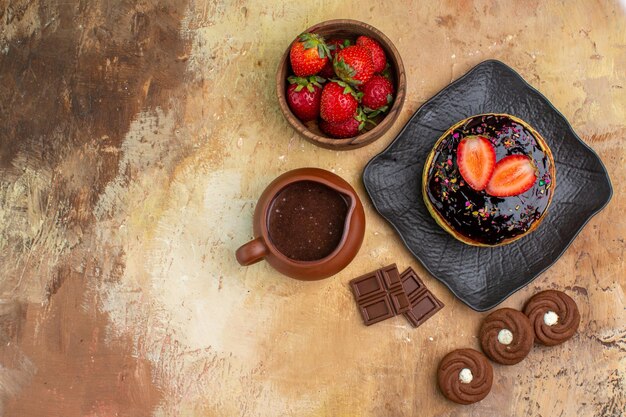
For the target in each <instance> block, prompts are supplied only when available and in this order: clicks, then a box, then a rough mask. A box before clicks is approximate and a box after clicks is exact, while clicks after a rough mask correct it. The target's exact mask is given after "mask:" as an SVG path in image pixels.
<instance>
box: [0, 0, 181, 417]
mask: <svg viewBox="0 0 626 417" xmlns="http://www.w3.org/2000/svg"><path fill="white" fill-rule="evenodd" d="M13 3H14V2H9V4H8V5H7V4H6V3H5V4H4V5H0V16H3V18H4V19H5V22H3V24H4V23H6V24H17V23H18V21H19V20H21V19H22V18H25V17H24V16H25V15H26V9H27V8H35V10H36V12H37V13H38V18H39V21H40V22H41V28H39V29H37V30H35V31H34V32H33V33H32V34H31V35H28V36H27V37H22V38H16V39H12V40H11V42H10V43H9V50H8V53H7V54H6V55H3V56H0V115H1V116H0V118H1V124H2V129H0V185H1V184H2V183H5V184H9V186H10V184H11V183H12V182H14V181H15V180H16V179H17V178H19V177H20V176H21V175H22V173H23V169H24V168H25V167H29V168H31V169H34V170H36V171H37V172H47V173H51V176H52V182H51V187H50V188H47V189H44V190H37V191H38V192H40V193H41V194H42V195H43V197H42V201H43V202H45V207H40V208H41V209H42V214H41V215H42V216H46V217H49V218H57V219H58V220H57V221H56V222H55V224H54V227H56V228H58V229H60V230H61V231H63V232H64V233H65V239H66V240H67V241H68V244H69V247H70V248H71V249H70V252H69V253H67V254H66V255H65V256H63V257H62V258H61V259H60V260H59V261H58V263H57V264H56V265H55V266H54V268H53V270H52V273H50V275H49V276H45V277H44V278H45V279H46V282H47V283H46V287H45V293H46V294H47V303H44V304H41V303H34V304H27V303H22V302H20V301H19V298H20V296H19V294H20V289H21V288H22V287H27V286H28V285H29V283H30V284H31V285H32V283H33V282H34V281H35V280H40V279H41V278H40V277H39V276H38V275H40V273H39V271H40V269H39V268H40V263H41V260H40V259H38V256H30V254H29V249H30V248H29V247H25V246H24V245H21V244H20V242H9V244H8V247H6V248H4V250H3V253H2V254H0V263H2V261H5V260H6V261H7V263H8V262H9V261H10V262H11V264H14V263H15V262H16V259H18V260H20V261H19V262H22V263H23V266H21V268H22V270H23V271H24V272H23V274H22V275H23V276H19V277H14V276H12V275H11V276H6V279H4V278H3V281H2V282H1V285H0V290H1V291H0V293H1V292H4V293H5V294H6V293H9V291H10V292H11V295H12V296H13V297H15V298H17V299H18V301H17V302H16V303H14V304H12V307H11V311H10V312H9V313H10V314H9V313H7V314H4V313H3V314H2V315H1V316H0V336H2V338H3V339H7V340H9V341H11V349H15V346H17V349H19V350H20V352H21V353H22V354H23V355H25V356H26V357H27V358H28V359H29V360H31V361H32V363H33V364H34V367H35V368H36V374H35V376H34V377H33V379H32V381H30V382H26V383H25V384H23V385H24V386H22V387H21V391H20V392H19V394H18V395H16V396H14V397H12V398H8V399H7V398H1V399H2V400H4V401H5V402H6V404H5V406H6V408H5V410H4V411H5V412H4V415H5V416H20V417H30V416H51V417H54V416H64V417H65V416H81V417H83V416H85V417H95V416H104V415H106V416H111V415H115V416H133V417H135V416H149V415H151V414H152V411H153V410H154V408H155V407H156V405H157V404H158V403H159V401H160V400H161V396H162V394H161V392H159V390H158V389H157V388H156V387H154V386H153V384H152V377H151V375H152V371H151V367H150V363H149V362H148V361H147V360H146V359H144V358H137V357H135V355H134V353H133V348H132V346H133V341H132V340H131V339H127V338H119V339H116V340H113V341H111V342H110V343H108V342H107V341H106V340H105V334H106V330H107V316H106V315H105V314H103V313H101V312H100V311H99V310H98V306H97V300H96V299H95V296H94V295H93V294H94V292H93V288H95V286H96V285H97V282H98V281H99V280H102V279H108V280H116V279H118V278H119V276H120V275H121V274H122V273H123V269H124V260H123V259H122V258H119V259H118V258H116V257H115V256H114V255H111V254H99V255H98V258H99V259H108V261H107V262H108V264H109V265H114V268H113V272H112V273H111V274H110V276H106V277H103V276H101V275H100V274H96V273H89V274H88V273H79V272H76V271H80V270H82V271H85V270H87V269H86V268H85V267H84V264H85V263H89V262H87V261H85V259H89V258H90V257H91V256H93V254H92V255H88V252H89V251H90V250H92V248H95V247H98V246H97V240H96V237H95V236H94V235H93V234H90V232H91V228H92V223H93V221H94V217H93V215H92V211H93V208H94V206H95V204H96V202H97V201H98V197H99V195H100V194H101V193H102V191H103V190H104V189H105V187H106V185H107V184H108V183H109V182H110V181H111V180H113V179H114V178H115V176H116V175H117V174H118V164H119V159H120V157H121V152H119V149H120V146H121V144H122V142H123V140H124V137H125V135H126V133H127V132H128V129H129V126H130V124H131V122H132V121H133V119H134V118H135V117H136V115H137V113H138V112H140V111H142V110H149V109H154V108H156V107H161V108H163V109H166V110H167V109H168V108H169V103H170V100H171V99H172V98H174V97H177V96H176V94H177V93H178V87H179V86H180V85H181V83H182V81H183V75H184V71H185V63H184V60H181V59H180V58H179V57H181V56H186V55H187V54H188V45H187V43H186V41H184V40H182V39H181V37H180V22H181V19H182V17H183V13H184V11H185V8H186V4H187V2H186V1H175V0H171V1H165V2H156V1H147V2H142V3H141V4H138V5H135V4H134V3H133V2H126V1H80V2H60V1H46V2H44V1H40V2H36V1H35V2H29V3H26V2H22V3H24V6H23V7H22V6H20V7H21V8H20V7H17V8H16V6H15V5H14V4H13ZM22 9H23V10H22ZM20 10H21V12H20ZM9 17H10V19H9ZM178 94H181V93H178ZM179 101H180V100H179ZM178 116H179V117H180V115H178ZM70 158H71V159H72V160H76V161H79V167H78V168H74V169H71V170H70V171H69V172H68V170H63V169H62V164H63V162H64V161H67V160H68V159H70ZM132 175H133V173H132V172H127V173H126V176H127V177H128V179H129V180H130V179H132ZM10 203H11V202H10V201H0V206H1V205H8V204H10ZM7 208H8V209H10V210H15V211H16V212H18V210H21V207H12V206H8V207H7ZM21 211H23V210H21ZM112 252H113V253H118V252H121V251H112ZM119 256H123V255H119ZM95 267H96V265H95V264H94V265H92V268H95ZM101 269H102V268H101ZM5 275H7V274H5ZM7 349H8V348H6V347H5V346H4V347H0V363H2V365H3V366H4V367H6V368H8V369H11V367H12V366H13V367H19V366H21V365H20V364H19V363H17V360H18V359H19V358H22V356H20V355H16V354H12V353H11V352H12V351H11V352H9V351H8V350H7ZM7 352H9V353H7ZM10 353H11V354H10ZM16 358H18V359H16ZM16 390H17V389H16ZM16 390H14V391H16ZM0 394H2V395H4V394H3V393H0ZM1 405H2V404H1V402H0V406H1ZM1 413H2V410H1V409H0V414H1Z"/></svg>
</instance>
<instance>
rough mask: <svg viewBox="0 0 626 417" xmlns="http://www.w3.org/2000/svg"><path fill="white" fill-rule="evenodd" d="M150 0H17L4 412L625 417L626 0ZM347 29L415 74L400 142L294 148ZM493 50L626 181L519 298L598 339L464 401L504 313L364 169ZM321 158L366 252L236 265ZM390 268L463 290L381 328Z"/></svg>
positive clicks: (0, 195)
mask: <svg viewBox="0 0 626 417" xmlns="http://www.w3.org/2000/svg"><path fill="white" fill-rule="evenodd" d="M132 3H133V2H126V1H115V0H113V1H111V0H93V1H78V2H61V1H59V0H32V1H26V0H3V1H0V248H1V251H0V271H1V272H0V274H1V275H0V277H1V280H0V297H1V298H0V340H1V341H2V343H0V364H1V365H2V366H1V367H0V410H1V414H2V415H4V416H15V417H40V416H50V417H55V416H63V417H111V416H122V417H126V416H128V417H138V416H139V417H140V416H220V417H221V416H229V417H230V416H304V417H307V416H333V417H356V416H359V417H360V416H372V417H374V416H375V417H381V416H390V417H391V416H394V417H395V416H418V415H420V416H422V415H423V416H480V417H492V416H493V417H496V416H497V417H502V416H529V417H530V416H533V417H534V416H544V417H548V416H549V417H553V416H603V417H606V416H622V415H624V412H625V410H626V394H625V390H626V313H625V304H626V303H625V297H624V287H625V285H626V266H625V263H624V250H625V248H626V244H625V242H624V239H625V238H626V221H625V220H624V217H623V216H624V212H625V211H626V193H625V192H624V191H625V187H624V184H625V182H624V181H622V179H623V178H624V177H626V142H625V139H626V30H625V28H626V3H625V2H624V1H622V2H621V3H620V2H617V1H545V2H543V1H523V2H522V1H520V2H499V1H495V0H493V1H489V0H485V1H463V2H459V1H452V0H450V1H444V2H427V1H424V2H419V3H418V2H411V3H409V2H385V1H325V2H321V3H319V4H314V3H313V2H298V3H296V2H283V1H279V0H270V1H257V2H252V1H224V0H215V1H208V0H193V1H191V0H162V1H153V0H145V1H141V2H138V3H137V4H132ZM332 18H354V19H358V20H362V21H365V22H369V23H371V24H372V25H374V26H375V27H377V28H379V29H380V30H382V31H383V32H384V33H385V34H386V35H387V36H388V37H389V38H390V39H392V41H393V42H394V43H395V45H396V47H397V48H398V50H399V51H400V53H401V55H402V56H403V59H404V64H405V67H406V71H407V80H408V91H407V99H406V103H405V106H404V109H403V111H402V113H401V114H400V117H399V120H398V122H397V123H396V124H395V125H394V126H393V128H392V129H391V131H390V132H388V133H387V134H386V135H385V136H383V137H382V138H381V139H380V140H378V141H377V142H375V143H374V144H372V145H369V146H367V147H365V148H362V149H359V150H355V151H350V152H346V153H339V152H333V151H329V150H324V149H321V148H318V147H315V146H313V145H311V144H309V143H307V142H305V141H304V140H303V139H301V138H300V137H298V136H297V135H296V134H295V132H294V131H293V130H292V128H290V127H289V125H288V124H287V123H286V121H285V120H284V118H283V116H282V114H281V113H280V111H279V108H278V104H277V100H276V98H275V91H274V75H275V71H276V67H277V64H278V61H279V59H280V56H281V54H282V53H283V51H284V49H285V48H286V47H287V46H288V44H289V42H290V41H291V39H292V38H293V37H294V36H295V35H297V34H298V33H299V32H300V31H301V30H303V29H304V28H306V27H308V26H310V25H312V24H314V23H317V22H319V21H323V20H327V19H332ZM489 58H495V59H499V60H502V61H503V62H505V63H506V64H508V65H510V66H511V67H513V68H514V69H516V70H517V71H519V72H520V73H521V74H522V76H523V77H524V78H525V79H526V80H528V82H530V83H531V84H532V85H533V86H535V87H536V88H538V89H539V90H540V91H541V92H542V93H544V94H545V95H546V96H547V97H548V99H549V100H551V101H552V103H554V105H555V106H556V107H557V108H558V109H559V110H560V111H561V112H562V113H563V114H564V115H565V117H567V119H568V120H569V121H570V122H571V124H572V125H573V127H574V129H575V130H576V132H577V133H578V134H579V135H580V136H581V138H582V139H583V140H584V141H585V142H586V143H587V144H588V145H589V146H591V147H592V148H593V149H594V150H595V151H596V152H597V153H598V155H599V156H600V157H601V158H602V160H603V162H604V164H605V165H606V167H607V169H608V171H609V173H610V175H611V178H612V180H613V187H614V189H615V193H614V196H613V199H612V201H611V203H610V204H609V205H608V206H607V208H606V209H605V210H604V211H602V212H601V213H600V214H598V215H596V216H595V217H594V218H593V219H592V220H591V221H590V222H589V224H588V225H587V226H586V227H585V228H584V230H583V231H582V233H581V234H580V235H579V236H578V237H577V238H576V240H575V241H574V243H573V244H572V245H571V246H570V247H569V249H567V251H566V252H565V254H564V255H563V257H561V258H560V259H559V260H558V261H557V262H556V263H555V265H554V266H553V267H552V268H550V269H549V270H548V271H546V272H545V273H543V274H542V275H541V276H540V277H539V278H537V279H536V280H535V281H534V282H533V283H531V284H530V285H528V286H527V287H525V288H523V289H522V290H520V291H519V292H518V293H516V294H514V295H513V296H511V297H510V298H509V299H507V300H506V301H505V302H504V303H503V304H502V305H503V306H507V307H513V308H520V307H521V306H522V305H523V303H524V301H525V300H526V299H528V297H530V296H531V295H532V294H534V293H535V292H537V291H539V290H542V289H547V288H556V289H560V290H564V291H566V292H567V293H568V294H570V295H571V296H572V297H573V298H574V299H575V300H576V302H577V303H578V305H579V307H580V310H581V315H582V322H581V326H580V331H579V333H578V334H577V335H576V336H575V337H574V338H573V339H572V340H570V341H569V342H567V343H565V344H563V345H561V346H558V347H553V348H543V347H535V348H534V349H533V351H532V352H531V353H530V355H529V356H528V358H527V359H526V360H525V361H524V362H522V363H521V364H519V365H517V366H511V367H503V366H497V365H496V366H494V372H495V377H494V378H495V381H494V386H493V390H492V392H491V394H490V395H489V396H488V397H487V398H486V399H485V400H483V401H482V402H480V403H478V404H475V405H472V406H458V405H455V404H453V403H451V402H449V401H447V400H446V399H445V398H444V397H443V396H442V395H441V394H440V393H439V391H438V389H437V387H436V384H435V372H436V366H437V363H438V361H439V360H440V359H441V358H442V357H443V355H445V354H446V353H447V352H449V351H450V350H452V349H455V348H460V347H474V348H477V347H478V343H477V339H476V333H477V329H478V326H479V324H480V321H481V319H482V318H483V317H484V316H485V314H483V313H476V312H474V311H472V310H471V309H469V308H468V307H467V306H465V305H464V304H462V303H461V302H460V301H458V300H457V299H455V298H454V297H453V296H452V294H451V293H450V292H449V291H448V290H447V289H446V288H445V287H444V286H443V285H442V284H440V283H439V282H438V281H437V280H435V279H434V278H433V277H431V276H430V275H428V274H427V273H426V272H425V271H424V269H423V268H422V267H421V265H420V264H419V263H418V262H417V261H416V260H415V259H413V258H412V257H411V255H410V254H409V252H408V251H407V250H406V249H405V248H404V246H403V245H402V243H401V241H400V239H399V238H398V236H397V235H396V234H395V233H394V232H393V230H392V228H391V227H390V226H389V225H388V224H387V223H386V222H385V221H383V219H382V218H381V217H380V216H378V215H377V214H376V213H375V212H374V210H373V209H372V206H371V203H370V201H369V199H368V198H367V197H366V194H365V192H364V189H363V186H362V183H361V180H360V176H361V171H362V168H363V166H364V164H365V163H366V162H367V161H368V160H369V159H370V158H371V157H373V156H374V155H376V154H377V153H378V152H380V151H381V150H383V149H384V148H385V147H386V146H387V145H388V144H389V143H390V141H391V140H392V139H393V138H394V137H395V135H396V134H397V133H398V132H399V131H400V129H401V128H402V126H403V125H404V123H405V122H406V121H407V120H408V119H409V117H410V116H411V115H412V114H413V112H414V111H415V110H416V109H417V108H418V107H419V106H420V105H421V104H422V103H423V102H424V101H425V100H427V99H428V98H429V97H431V96H432V95H433V94H435V93H436V92H437V91H439V90H440V89H442V88H443V87H445V86H446V85H447V84H448V83H450V82H451V81H452V80H454V79H456V78H458V77H459V76H461V75H462V74H464V73H465V72H466V71H467V70H468V69H470V68H471V67H472V66H474V65H476V64H477V63H479V62H481V61H483V60H485V59H489ZM302 166H316V167H321V168H325V169H329V170H332V171H334V172H336V173H337V174H339V175H341V176H342V177H343V178H345V179H346V180H348V181H349V182H350V183H351V184H353V185H354V187H355V188H356V189H357V191H358V192H359V194H360V195H361V197H362V199H363V202H364V204H365V210H366V216H367V231H366V235H365V241H364V244H363V247H362V248H361V251H360V252H359V254H358V256H357V257H356V259H355V260H354V261H353V262H352V264H350V265H349V266H348V268H346V269H345V270H344V271H343V272H341V273H340V274H338V275H336V276H335V277H333V278H331V279H328V280H324V281H320V282H313V283H306V282H299V281H295V280H290V279H287V278H285V277H283V276H281V275H279V274H278V273H276V272H275V271H274V270H272V269H271V268H270V267H269V266H268V265H267V264H265V263H261V264H258V265H254V266H251V267H247V268H242V267H240V266H239V265H238V264H237V263H236V262H235V259H234V251H235V249H236V248H237V247H238V246H239V245H241V244H242V243H244V242H245V241H247V240H248V239H249V238H250V237H251V233H252V228H251V217H252V213H253V209H254V205H255V202H256V199H257V198H258V196H259V195H260V193H261V191H262V190H263V189H264V188H265V186H266V185H267V184H268V183H269V182H270V181H271V180H272V179H273V178H274V177H276V176H277V175H279V174H280V173H282V172H284V171H287V170H290V169H293V168H297V167H302ZM581 198H584V193H583V195H582V196H581ZM391 262H397V263H398V265H400V266H401V267H406V266H409V265H410V266H413V267H414V268H416V269H417V270H418V272H419V273H420V274H422V276H423V277H424V280H425V282H426V284H427V285H428V286H429V288H430V289H431V290H432V291H433V292H434V293H435V294H436V295H437V296H438V297H440V298H441V299H442V301H443V302H444V303H445V304H446V307H445V308H444V309H443V310H442V311H441V312H439V313H438V314H437V315H435V316H434V317H433V318H431V319H430V320H429V321H428V322H427V323H426V324H424V325H423V326H422V327H420V328H419V329H417V330H415V329H412V328H411V327H410V326H408V325H407V323H406V322H405V321H404V320H403V319H402V318H395V319H392V320H388V321H385V322H383V323H379V324H377V325H375V326H372V327H365V326H363V325H362V323H361V321H360V318H359V316H358V314H357V311H356V308H355V306H354V303H353V300H352V296H351V294H350V293H349V291H348V287H347V285H346V284H347V282H348V281H349V280H350V279H351V278H352V277H354V276H356V275H359V274H361V273H364V272H366V271H368V270H371V269H373V268H376V267H379V266H382V265H385V264H387V263H391Z"/></svg>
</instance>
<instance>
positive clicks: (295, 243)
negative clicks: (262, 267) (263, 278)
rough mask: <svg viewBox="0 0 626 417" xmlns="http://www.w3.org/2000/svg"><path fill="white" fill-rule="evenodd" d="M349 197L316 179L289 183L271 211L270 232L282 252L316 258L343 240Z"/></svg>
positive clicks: (297, 257) (295, 258)
mask: <svg viewBox="0 0 626 417" xmlns="http://www.w3.org/2000/svg"><path fill="white" fill-rule="evenodd" d="M348 206H349V205H348V201H346V197H345V196H344V195H343V194H341V193H340V192H338V191H336V190H334V189H332V188H330V187H327V186H326V185H324V184H321V183H319V182H315V181H299V182H295V183H293V184H290V185H288V186H287V187H285V188H284V189H283V190H282V191H280V192H279V193H278V194H277V195H276V198H274V200H273V202H272V204H271V206H270V210H269V213H268V219H267V222H268V228H269V236H270V239H271V241H272V243H273V244H274V246H275V247H276V249H278V250H279V251H280V252H281V253H282V254H283V255H285V256H287V257H288V258H290V259H293V260H296V261H316V260H319V259H322V258H325V257H326V256H328V255H330V254H331V253H332V252H333V251H334V250H335V248H337V246H338V245H339V243H340V242H341V238H342V236H343V231H344V227H345V222H346V216H347V215H348Z"/></svg>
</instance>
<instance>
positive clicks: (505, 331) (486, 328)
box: [479, 308, 535, 365]
mask: <svg viewBox="0 0 626 417" xmlns="http://www.w3.org/2000/svg"><path fill="white" fill-rule="evenodd" d="M479 335H480V344H481V346H482V348H483V352H485V355H487V356H488V357H489V359H491V360H492V361H494V362H497V363H501V364H502V365H515V364H516V363H518V362H520V361H521V360H522V359H524V358H525V357H526V355H528V352H530V349H532V347H533V343H534V342H535V335H534V334H533V328H532V326H531V324H530V320H528V317H526V316H525V315H524V313H522V312H521V311H517V310H514V309H512V308H501V309H499V310H496V311H494V312H493V313H491V314H489V315H488V316H487V317H485V320H484V321H483V324H482V326H481V328H480V333H479Z"/></svg>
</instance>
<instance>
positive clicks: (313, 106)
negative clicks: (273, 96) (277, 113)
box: [287, 75, 324, 122]
mask: <svg viewBox="0 0 626 417" xmlns="http://www.w3.org/2000/svg"><path fill="white" fill-rule="evenodd" d="M287 81H289V84H290V86H289V87H287V103H288V104H289V108H290V109H291V111H292V112H293V114H295V115H296V117H297V118H298V119H300V120H302V121H303V122H308V121H311V120H315V119H317V117H318V116H319V115H320V100H321V98H322V84H321V83H323V82H324V79H323V78H321V77H316V76H314V75H313V76H310V77H308V78H303V77H294V76H291V77H289V78H287Z"/></svg>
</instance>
